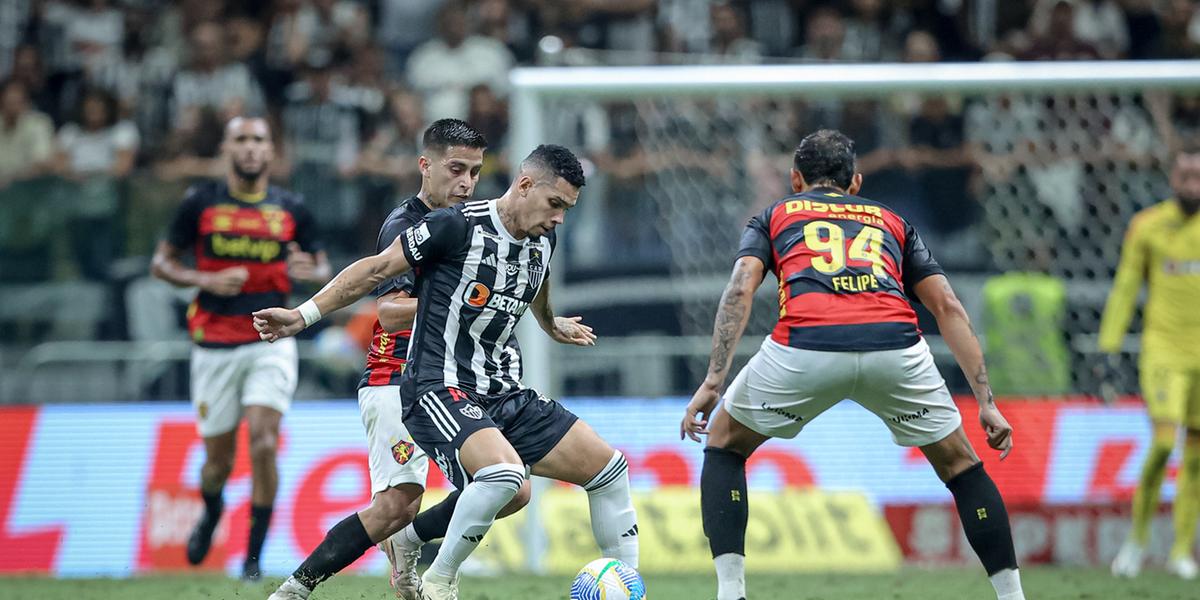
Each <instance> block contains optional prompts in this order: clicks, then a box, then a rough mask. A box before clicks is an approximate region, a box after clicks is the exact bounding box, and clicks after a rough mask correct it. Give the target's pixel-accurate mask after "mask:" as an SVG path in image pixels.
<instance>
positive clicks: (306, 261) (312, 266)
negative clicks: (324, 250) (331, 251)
mask: <svg viewBox="0 0 1200 600" xmlns="http://www.w3.org/2000/svg"><path fill="white" fill-rule="evenodd" d="M287 251H288V255H287V270H288V277H291V278H292V279H294V280H296V281H313V280H315V279H317V259H316V257H315V256H313V255H312V253H309V252H305V251H304V250H301V249H300V244H297V243H296V242H288V245H287Z"/></svg>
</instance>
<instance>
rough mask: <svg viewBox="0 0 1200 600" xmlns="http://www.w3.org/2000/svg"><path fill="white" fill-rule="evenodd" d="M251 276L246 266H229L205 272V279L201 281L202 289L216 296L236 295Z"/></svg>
mask: <svg viewBox="0 0 1200 600" xmlns="http://www.w3.org/2000/svg"><path fill="white" fill-rule="evenodd" d="M249 278H250V271H248V270H247V269H246V267H229V268H228V269H221V270H220V271H214V272H210V273H205V275H204V280H203V281H201V283H200V289H202V290H204V291H206V292H208V293H210V294H212V295H214V296H225V297H229V296H236V295H238V294H239V293H241V291H242V286H243V285H245V284H246V280H247V279H249Z"/></svg>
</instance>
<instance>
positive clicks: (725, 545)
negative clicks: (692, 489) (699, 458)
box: [700, 446, 750, 558]
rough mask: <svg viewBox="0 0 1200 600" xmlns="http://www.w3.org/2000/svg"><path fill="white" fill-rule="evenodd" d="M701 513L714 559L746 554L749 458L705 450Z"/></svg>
mask: <svg viewBox="0 0 1200 600" xmlns="http://www.w3.org/2000/svg"><path fill="white" fill-rule="evenodd" d="M700 514H701V516H702V517H703V519H702V520H703V523H704V535H706V536H708V547H709V549H710V550H712V555H713V558H716V557H718V556H720V555H722V554H729V553H731V552H732V553H734V554H741V555H743V556H745V554H746V520H747V519H748V518H749V516H750V506H749V501H748V499H747V498H746V457H744V456H742V455H741V454H738V453H736V452H731V451H729V450H725V449H723V448H714V447H711V446H710V447H708V448H705V449H704V466H703V467H702V468H701V470H700Z"/></svg>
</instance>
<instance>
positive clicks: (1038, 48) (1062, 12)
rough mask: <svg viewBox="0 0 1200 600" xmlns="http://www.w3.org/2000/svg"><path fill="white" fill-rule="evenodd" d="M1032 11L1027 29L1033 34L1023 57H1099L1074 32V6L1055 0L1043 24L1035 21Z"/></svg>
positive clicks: (1040, 58) (1064, 1) (1044, 58)
mask: <svg viewBox="0 0 1200 600" xmlns="http://www.w3.org/2000/svg"><path fill="white" fill-rule="evenodd" d="M1037 19H1038V15H1037V14H1036V13H1035V14H1034V16H1033V18H1032V20H1031V22H1030V25H1031V27H1030V29H1032V30H1034V31H1037V30H1039V29H1040V30H1041V33H1037V34H1035V37H1034V39H1033V43H1032V45H1030V47H1029V49H1028V50H1026V51H1025V53H1024V56H1023V58H1025V59H1026V60H1089V59H1098V58H1100V53H1099V52H1097V51H1096V48H1095V47H1094V46H1092V45H1091V44H1089V43H1087V42H1085V41H1083V40H1081V39H1079V36H1077V35H1076V33H1075V7H1074V5H1073V4H1071V3H1070V2H1068V1H1067V0H1055V2H1054V4H1053V6H1052V7H1051V9H1050V12H1049V17H1048V18H1047V19H1046V26H1045V28H1042V27H1040V26H1038V25H1036V23H1037Z"/></svg>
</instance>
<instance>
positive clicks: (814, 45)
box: [800, 7, 846, 62]
mask: <svg viewBox="0 0 1200 600" xmlns="http://www.w3.org/2000/svg"><path fill="white" fill-rule="evenodd" d="M804 32H805V33H804V46H803V47H801V48H800V56H801V57H802V58H804V59H805V60H808V61H813V62H839V61H842V60H845V58H846V57H845V55H844V54H843V48H844V46H845V43H846V23H845V22H844V21H843V20H842V15H841V14H839V13H838V11H837V10H835V9H833V8H829V7H821V8H818V9H815V10H813V11H812V13H810V14H809V17H808V22H807V23H806V24H805V29H804Z"/></svg>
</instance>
